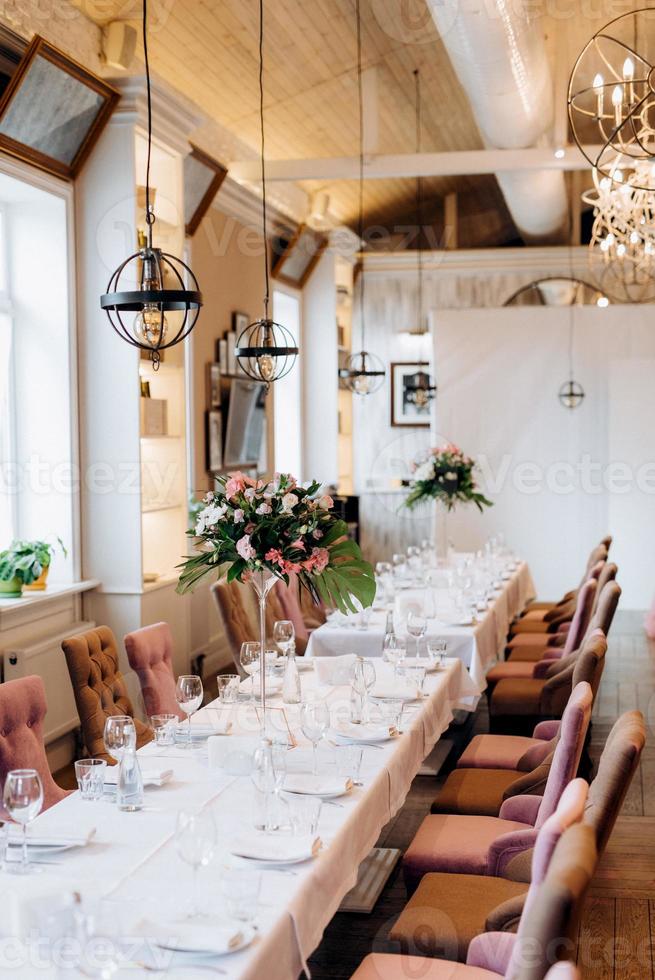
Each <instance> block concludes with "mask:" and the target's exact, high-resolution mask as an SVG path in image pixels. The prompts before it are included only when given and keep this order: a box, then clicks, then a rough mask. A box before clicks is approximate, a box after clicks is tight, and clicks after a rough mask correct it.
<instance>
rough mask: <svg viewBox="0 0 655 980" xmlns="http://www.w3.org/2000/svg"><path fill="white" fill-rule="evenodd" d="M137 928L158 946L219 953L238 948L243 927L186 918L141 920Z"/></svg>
mask: <svg viewBox="0 0 655 980" xmlns="http://www.w3.org/2000/svg"><path fill="white" fill-rule="evenodd" d="M137 928H138V932H139V934H141V935H143V936H144V937H147V938H148V939H152V940H153V941H154V943H155V945H157V946H159V947H160V949H170V950H176V951H177V952H180V953H182V952H185V953H186V952H188V953H215V954H216V955H219V956H220V955H223V954H224V953H230V952H232V951H233V950H235V949H239V948H240V947H241V946H243V943H244V941H245V930H244V929H243V928H240V927H238V926H236V925H234V926H225V925H220V924H219V923H216V922H214V923H203V922H190V921H189V920H188V919H184V920H179V921H175V920H173V921H169V922H152V921H150V920H148V919H143V920H142V921H141V922H140V923H139V925H138V927H137Z"/></svg>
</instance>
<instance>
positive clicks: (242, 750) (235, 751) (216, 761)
mask: <svg viewBox="0 0 655 980" xmlns="http://www.w3.org/2000/svg"><path fill="white" fill-rule="evenodd" d="M258 747H259V735H232V737H231V738H223V737H222V736H214V735H212V736H211V737H210V738H209V739H208V741H207V752H208V756H209V768H210V769H226V770H227V771H228V772H230V773H233V774H234V775H235V776H247V775H248V774H249V773H250V772H251V770H252V757H253V754H254V752H255V750H256V749H257V748H258Z"/></svg>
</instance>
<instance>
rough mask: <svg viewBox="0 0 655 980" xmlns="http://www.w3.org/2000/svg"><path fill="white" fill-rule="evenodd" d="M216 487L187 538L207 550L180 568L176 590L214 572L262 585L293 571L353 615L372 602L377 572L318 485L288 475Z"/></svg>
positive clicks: (227, 479) (227, 481)
mask: <svg viewBox="0 0 655 980" xmlns="http://www.w3.org/2000/svg"><path fill="white" fill-rule="evenodd" d="M217 484H218V488H217V489H216V490H214V491H212V492H210V493H208V494H207V496H206V497H205V498H204V501H203V503H204V506H203V507H202V508H201V509H200V510H199V511H198V513H197V514H196V525H195V528H194V529H193V530H192V531H190V532H189V533H190V535H192V536H193V537H196V538H200V539H202V541H203V542H204V549H203V550H201V551H200V552H199V553H198V554H196V555H193V556H191V557H189V558H186V559H185V561H184V563H183V564H182V565H180V566H179V567H180V568H181V569H182V572H181V574H180V580H179V584H178V587H177V591H178V592H180V593H184V592H187V591H188V590H189V589H192V588H193V587H194V586H195V584H196V583H197V582H199V581H200V579H202V578H204V577H205V576H206V575H210V574H214V575H219V576H220V575H223V574H227V580H228V582H232V581H234V580H235V579H236V580H238V581H240V582H253V584H254V585H255V586H256V585H257V581H258V580H263V579H267V580H269V581H270V580H271V579H272V580H273V582H272V584H274V583H275V580H277V579H282V580H283V581H284V582H286V583H287V584H288V583H289V576H290V575H291V574H292V573H293V574H295V575H296V577H297V578H298V580H299V582H300V584H301V586H303V587H305V588H307V589H308V590H309V592H310V593H311V595H312V598H313V599H314V601H315V602H318V601H322V602H324V603H325V604H326V605H330V606H336V608H337V609H339V610H340V611H341V612H355V611H356V610H357V608H358V607H357V605H356V604H355V601H357V602H359V603H361V606H363V607H367V606H370V605H371V604H372V602H373V599H374V597H375V576H374V573H373V569H372V567H371V565H370V564H369V563H368V562H366V561H364V559H363V558H362V554H361V551H360V549H359V546H358V545H357V544H356V543H355V542H354V541H351V540H349V539H348V538H347V531H348V528H347V525H346V523H345V522H344V521H342V520H340V519H339V518H338V517H337V516H336V515H335V514H334V513H333V507H334V503H333V500H332V498H331V497H330V496H328V495H327V494H321V492H320V490H321V484H320V483H318V482H316V481H314V482H312V483H310V484H308V485H306V486H301V485H300V484H298V483H297V481H296V480H295V479H294V478H293V477H292V476H290V475H289V474H287V473H279V474H276V476H275V478H274V479H273V480H272V481H270V482H267V481H265V480H255V479H252V478H251V477H248V476H245V475H244V474H243V473H239V472H237V473H229V474H228V475H227V476H224V477H220V478H219V479H218V480H217ZM201 547H203V546H202V545H201Z"/></svg>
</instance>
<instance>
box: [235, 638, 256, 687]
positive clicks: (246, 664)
mask: <svg viewBox="0 0 655 980" xmlns="http://www.w3.org/2000/svg"><path fill="white" fill-rule="evenodd" d="M260 646H261V644H260V643H257V642H256V641H255V640H246V642H245V643H242V644H241V652H240V654H239V662H240V664H241V666H242V667H243V669H244V670H245V672H246V674H248V676H249V677H250V700H251V701H254V700H255V674H256V673H257V671H258V670H259V648H260Z"/></svg>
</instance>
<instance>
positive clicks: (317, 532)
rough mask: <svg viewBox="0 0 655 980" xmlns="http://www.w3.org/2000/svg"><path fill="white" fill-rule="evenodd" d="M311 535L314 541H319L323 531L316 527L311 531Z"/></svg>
mask: <svg viewBox="0 0 655 980" xmlns="http://www.w3.org/2000/svg"><path fill="white" fill-rule="evenodd" d="M312 537H313V539H314V541H320V540H321V538H322V537H323V532H322V531H321V530H320V528H318V527H317V528H316V530H315V531H312Z"/></svg>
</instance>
